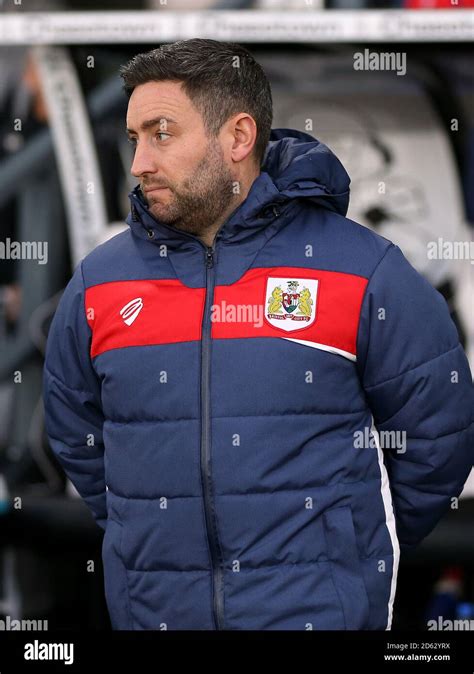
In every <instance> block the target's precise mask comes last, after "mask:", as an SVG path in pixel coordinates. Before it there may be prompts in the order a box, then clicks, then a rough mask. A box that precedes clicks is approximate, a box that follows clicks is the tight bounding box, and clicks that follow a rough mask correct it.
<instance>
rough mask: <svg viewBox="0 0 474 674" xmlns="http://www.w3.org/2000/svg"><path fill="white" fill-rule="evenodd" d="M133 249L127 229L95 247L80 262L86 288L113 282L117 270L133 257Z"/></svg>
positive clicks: (132, 239) (131, 236)
mask: <svg viewBox="0 0 474 674" xmlns="http://www.w3.org/2000/svg"><path fill="white" fill-rule="evenodd" d="M134 248H135V246H134V237H133V235H132V232H131V230H130V228H129V227H127V229H125V230H124V231H122V232H119V233H118V234H115V235H114V236H111V237H110V238H108V239H107V240H106V241H104V242H103V243H100V244H99V245H97V246H96V247H95V248H94V249H93V250H91V252H90V253H88V254H87V255H86V256H85V257H84V258H83V260H82V271H83V275H84V282H85V285H86V287H88V286H90V285H96V284H98V283H106V282H107V281H111V280H114V279H115V277H116V275H117V272H118V270H119V269H120V268H121V267H122V266H123V265H124V264H126V261H127V259H129V258H130V257H131V256H132V255H133V251H134Z"/></svg>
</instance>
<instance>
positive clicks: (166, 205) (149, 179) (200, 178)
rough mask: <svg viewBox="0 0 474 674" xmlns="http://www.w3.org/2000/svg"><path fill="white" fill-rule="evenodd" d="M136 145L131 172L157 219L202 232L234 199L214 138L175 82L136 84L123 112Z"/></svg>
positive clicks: (231, 178)
mask: <svg viewBox="0 0 474 674" xmlns="http://www.w3.org/2000/svg"><path fill="white" fill-rule="evenodd" d="M127 133H128V135H129V138H130V139H131V140H132V142H133V144H134V146H135V157H134V161H133V165H132V168H131V173H132V175H134V176H135V177H136V178H139V180H140V186H141V190H142V192H143V194H144V196H145V199H146V201H147V203H148V206H149V209H150V212H151V213H152V215H153V216H154V217H155V218H156V219H157V220H159V221H161V222H163V223H165V224H167V225H171V226H173V227H175V228H177V229H181V230H183V231H186V232H189V233H191V234H194V235H196V236H201V235H202V234H204V233H205V232H206V230H207V229H208V228H210V227H211V226H212V224H213V223H214V222H216V221H217V220H218V219H219V217H220V216H221V215H222V214H223V213H224V212H225V211H226V210H227V209H228V208H229V206H230V204H231V202H233V201H234V199H235V195H234V194H233V191H232V188H233V177H232V174H231V170H230V168H229V165H228V163H227V162H226V159H225V156H224V152H223V149H222V147H221V144H220V142H219V137H217V138H212V137H209V138H208V136H207V135H206V131H205V128H204V124H203V121H202V118H201V115H200V114H199V112H198V111H197V110H196V109H195V107H194V106H193V104H192V102H191V101H190V99H189V98H188V96H187V95H186V94H185V93H184V92H183V91H182V89H181V83H180V82H169V81H165V82H147V83H146V84H142V85H140V86H138V87H136V88H135V89H134V91H133V93H132V95H131V97H130V101H129V105H128V112H127Z"/></svg>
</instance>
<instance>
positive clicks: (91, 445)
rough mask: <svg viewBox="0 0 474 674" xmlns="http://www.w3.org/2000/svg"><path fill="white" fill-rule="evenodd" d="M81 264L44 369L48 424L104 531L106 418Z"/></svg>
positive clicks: (55, 446)
mask: <svg viewBox="0 0 474 674" xmlns="http://www.w3.org/2000/svg"><path fill="white" fill-rule="evenodd" d="M90 339H91V333H90V328H89V325H88V323H87V320H86V314H85V306H84V282H83V276H82V263H81V264H80V265H78V267H76V270H75V272H74V274H73V276H72V278H71V280H70V281H69V283H68V285H67V287H66V289H65V291H64V293H63V295H62V296H61V300H60V302H59V305H58V308H57V310H56V313H55V315H54V318H53V321H52V323H51V327H50V330H49V334H48V341H47V345H46V356H45V364H44V369H43V402H44V412H45V426H46V432H47V435H48V438H49V442H50V445H51V449H52V451H53V453H54V454H55V455H56V457H57V459H58V461H59V462H60V463H61V465H62V466H63V468H64V470H65V472H66V475H67V476H68V477H69V479H70V480H71V482H72V483H73V484H74V486H75V487H76V489H77V491H78V492H79V494H80V495H81V497H82V498H83V499H84V501H85V502H86V504H87V505H88V506H89V508H90V509H91V511H92V514H93V515H94V518H95V520H96V522H97V523H98V524H99V526H101V527H102V528H103V529H105V526H106V519H107V509H106V491H105V477H104V445H103V436H102V432H103V423H104V416H103V413H102V408H101V399H100V381H99V378H98V376H97V374H96V372H95V371H94V369H93V367H92V363H91V360H90V355H89V354H90Z"/></svg>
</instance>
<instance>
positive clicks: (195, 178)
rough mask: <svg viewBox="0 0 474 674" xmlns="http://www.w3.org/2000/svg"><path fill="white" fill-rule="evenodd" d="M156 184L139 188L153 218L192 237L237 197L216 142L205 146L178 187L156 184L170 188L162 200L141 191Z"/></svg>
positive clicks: (209, 224) (211, 224)
mask: <svg viewBox="0 0 474 674" xmlns="http://www.w3.org/2000/svg"><path fill="white" fill-rule="evenodd" d="M155 185H156V184H155V183H153V181H152V180H150V181H149V182H145V181H143V182H142V183H141V185H140V186H141V190H142V192H143V194H144V197H145V200H146V202H147V204H148V210H149V211H150V213H151V214H152V215H153V217H154V218H156V220H158V221H159V222H163V223H164V224H166V225H170V226H172V227H174V228H175V229H179V230H181V231H183V232H188V233H189V234H194V235H195V236H202V235H204V234H206V232H207V231H208V230H210V229H211V228H212V226H213V224H214V223H215V222H217V221H218V220H219V218H221V217H222V215H223V214H224V213H225V212H226V211H227V210H228V209H229V207H230V205H231V204H232V203H233V202H234V201H235V200H236V196H238V195H236V194H234V193H233V177H232V174H231V172H230V169H229V167H228V166H227V164H226V163H225V160H224V155H223V152H222V149H221V147H220V146H219V144H218V143H217V142H216V143H211V142H210V143H209V144H208V146H207V150H206V153H205V155H204V157H203V158H202V159H201V161H200V162H199V163H198V165H197V166H196V168H195V169H194V171H193V172H192V174H191V175H190V176H188V177H187V178H186V179H185V180H184V181H183V182H182V183H181V184H180V185H173V184H170V183H169V182H168V183H167V184H166V185H163V184H162V183H160V184H159V185H156V186H159V187H168V188H169V191H166V192H165V193H164V194H165V198H160V197H157V196H156V195H153V194H150V196H149V197H147V195H146V194H145V193H144V189H146V188H148V187H150V188H152V187H153V186H155Z"/></svg>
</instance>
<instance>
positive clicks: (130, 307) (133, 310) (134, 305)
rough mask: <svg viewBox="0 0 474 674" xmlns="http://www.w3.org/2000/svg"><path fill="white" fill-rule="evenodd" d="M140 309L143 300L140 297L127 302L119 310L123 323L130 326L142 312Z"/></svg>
mask: <svg viewBox="0 0 474 674" xmlns="http://www.w3.org/2000/svg"><path fill="white" fill-rule="evenodd" d="M142 307H143V300H142V298H141V297H135V299H134V300H130V302H127V304H126V305H125V306H124V307H122V308H121V309H120V315H121V316H122V318H123V320H124V323H126V324H127V325H132V323H133V321H134V320H135V319H136V317H137V316H138V314H139V313H140V311H141V310H142Z"/></svg>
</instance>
